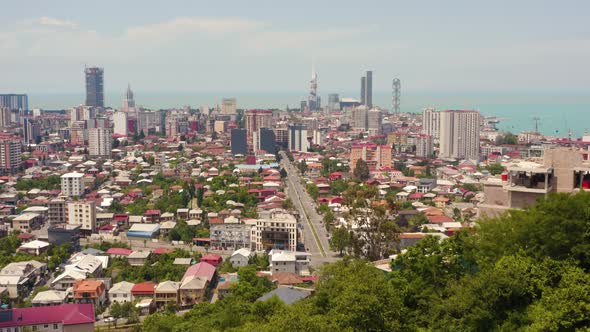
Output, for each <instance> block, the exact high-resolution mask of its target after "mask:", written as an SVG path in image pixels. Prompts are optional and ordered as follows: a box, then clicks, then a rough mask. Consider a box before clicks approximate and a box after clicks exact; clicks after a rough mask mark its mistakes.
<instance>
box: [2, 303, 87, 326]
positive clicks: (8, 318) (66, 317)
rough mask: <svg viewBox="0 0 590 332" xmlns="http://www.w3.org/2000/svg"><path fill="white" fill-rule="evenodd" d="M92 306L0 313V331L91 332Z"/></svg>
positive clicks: (66, 305) (24, 309) (82, 305)
mask: <svg viewBox="0 0 590 332" xmlns="http://www.w3.org/2000/svg"><path fill="white" fill-rule="evenodd" d="M94 317H95V316H94V306H93V305H92V304H62V305H57V306H44V307H32V308H14V309H8V310H1V311H0V331H7V332H8V331H11V332H12V331H15V332H16V331H19V332H20V331H27V330H30V331H39V332H93V331H94V321H95V318H94Z"/></svg>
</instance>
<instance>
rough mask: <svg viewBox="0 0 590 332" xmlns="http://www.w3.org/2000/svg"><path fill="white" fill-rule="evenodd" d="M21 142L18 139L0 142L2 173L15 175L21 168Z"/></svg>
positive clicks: (0, 166) (0, 168)
mask: <svg viewBox="0 0 590 332" xmlns="http://www.w3.org/2000/svg"><path fill="white" fill-rule="evenodd" d="M20 155H21V142H20V141H19V140H16V139H2V140H0V171H1V172H2V173H3V174H6V173H14V172H16V171H17V170H18V169H19V168H20V166H21V156H20Z"/></svg>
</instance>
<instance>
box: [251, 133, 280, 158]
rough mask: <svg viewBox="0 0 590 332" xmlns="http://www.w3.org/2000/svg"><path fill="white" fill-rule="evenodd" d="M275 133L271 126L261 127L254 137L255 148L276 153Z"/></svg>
mask: <svg viewBox="0 0 590 332" xmlns="http://www.w3.org/2000/svg"><path fill="white" fill-rule="evenodd" d="M276 149H277V148H276V139H275V133H274V131H273V130H272V129H270V128H260V129H259V130H258V131H257V132H256V135H255V137H254V150H264V151H266V153H270V154H275V153H276Z"/></svg>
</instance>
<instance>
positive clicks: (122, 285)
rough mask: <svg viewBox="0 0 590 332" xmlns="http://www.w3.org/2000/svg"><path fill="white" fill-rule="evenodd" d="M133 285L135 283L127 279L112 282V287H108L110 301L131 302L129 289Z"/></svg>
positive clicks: (131, 296) (131, 295) (131, 297)
mask: <svg viewBox="0 0 590 332" xmlns="http://www.w3.org/2000/svg"><path fill="white" fill-rule="evenodd" d="M134 285H135V284H132V283H130V282H127V281H121V282H118V283H116V284H114V285H113V287H111V289H109V298H110V300H111V302H113V303H115V302H118V303H125V302H133V294H132V293H131V289H132V288H133V286H134Z"/></svg>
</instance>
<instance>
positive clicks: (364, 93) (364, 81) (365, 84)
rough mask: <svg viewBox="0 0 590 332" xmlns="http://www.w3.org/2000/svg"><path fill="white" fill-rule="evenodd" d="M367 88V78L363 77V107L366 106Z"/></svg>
mask: <svg viewBox="0 0 590 332" xmlns="http://www.w3.org/2000/svg"><path fill="white" fill-rule="evenodd" d="M366 88H367V78H366V77H365V76H363V77H361V105H365V95H366Z"/></svg>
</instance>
